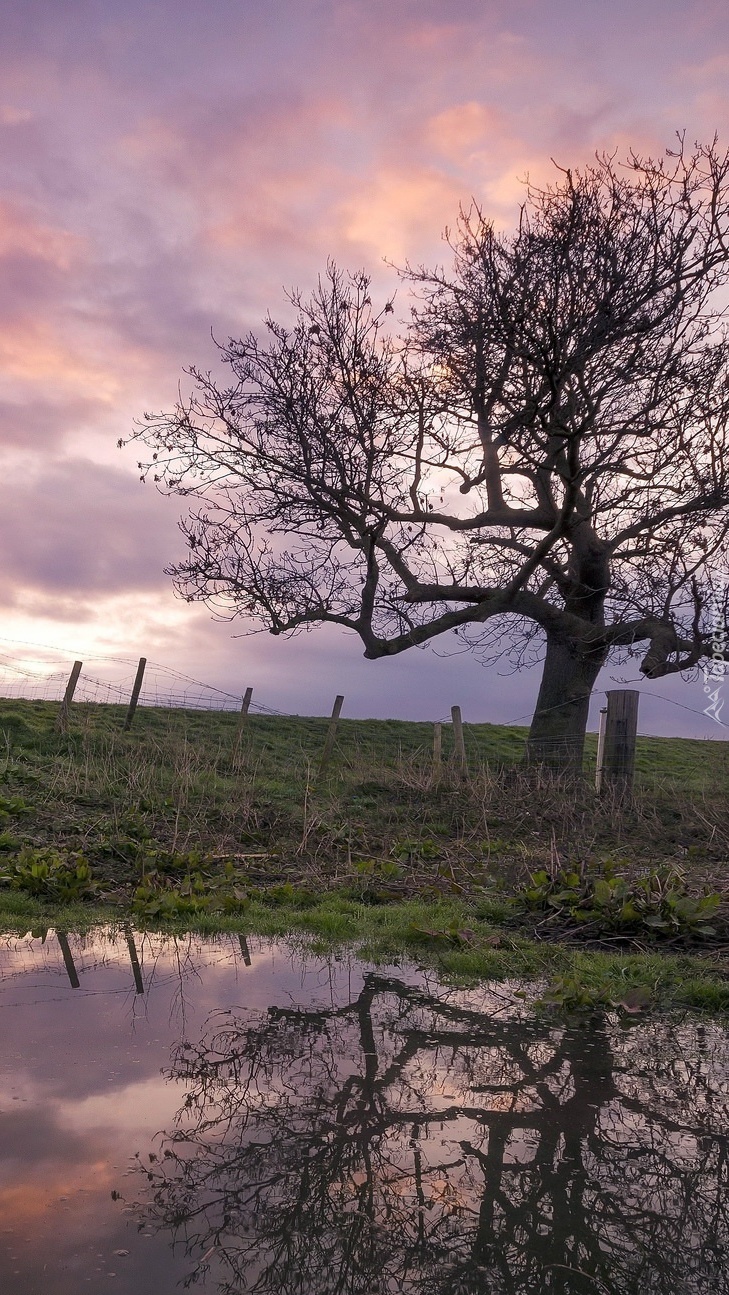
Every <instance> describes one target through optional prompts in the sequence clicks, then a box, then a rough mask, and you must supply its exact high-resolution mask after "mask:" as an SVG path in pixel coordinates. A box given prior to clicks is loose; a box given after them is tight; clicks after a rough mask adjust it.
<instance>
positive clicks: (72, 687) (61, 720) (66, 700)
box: [56, 661, 83, 733]
mask: <svg viewBox="0 0 729 1295" xmlns="http://www.w3.org/2000/svg"><path fill="white" fill-rule="evenodd" d="M82 665H83V661H74V663H73V669H72V670H71V673H70V675H69V676H68V683H67V684H66V691H65V693H64V694H63V701H62V702H61V709H60V710H59V712H58V718H57V720H56V730H57V731H58V732H59V733H67V732H68V712H69V709H70V706H71V702H72V701H73V694H74V693H75V691H76V684H77V683H78V677H79V675H80V674H81V666H82Z"/></svg>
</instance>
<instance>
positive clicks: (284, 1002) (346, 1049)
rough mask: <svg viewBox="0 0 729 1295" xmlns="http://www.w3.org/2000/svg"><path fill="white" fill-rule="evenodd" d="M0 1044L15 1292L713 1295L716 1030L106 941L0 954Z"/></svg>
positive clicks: (1, 1198) (718, 1167) (236, 944)
mask: <svg viewBox="0 0 729 1295" xmlns="http://www.w3.org/2000/svg"><path fill="white" fill-rule="evenodd" d="M130 939H131V943H130ZM73 983H77V984H78V987H77V988H73V987H72V984H73ZM140 986H143V988H144V993H143V994H140V993H138V992H135V989H139V988H140ZM0 1029H1V1030H2V1040H3V1046H2V1050H0V1290H1V1291H2V1292H3V1295H5V1293H6V1292H8V1293H9V1295H35V1292H40V1291H41V1290H43V1291H46V1290H47V1291H49V1292H51V1293H52V1295H72V1292H73V1295H76V1292H78V1291H79V1290H85V1289H89V1290H92V1291H94V1292H96V1291H98V1290H102V1289H106V1288H107V1287H111V1288H112V1289H114V1290H117V1291H123V1292H129V1293H130V1295H131V1292H135V1295H137V1293H138V1295H147V1293H148V1292H149V1293H151V1292H154V1295H165V1293H166V1292H168V1291H169V1292H172V1291H174V1290H175V1289H177V1288H178V1283H181V1282H182V1281H183V1280H184V1279H185V1277H186V1276H189V1275H190V1274H193V1273H196V1274H197V1275H198V1276H199V1277H200V1279H201V1280H202V1281H203V1283H204V1284H205V1288H206V1289H207V1290H210V1291H212V1290H215V1289H217V1287H218V1283H219V1282H225V1281H227V1282H228V1283H229V1285H228V1286H227V1287H225V1289H226V1290H229V1291H231V1292H233V1291H241V1292H242V1291H243V1290H245V1289H247V1288H250V1289H255V1290H256V1291H260V1292H267V1293H268V1292H270V1295H274V1292H275V1295H289V1293H291V1295H294V1292H295V1293H296V1295H306V1293H307V1292H312V1295H313V1292H316V1293H317V1295H328V1293H329V1292H334V1291H337V1292H339V1295H384V1293H385V1292H388V1293H389V1292H391V1291H392V1292H394V1291H402V1292H406V1293H407V1295H410V1292H412V1293H413V1295H415V1292H417V1293H418V1295H421V1293H422V1295H446V1292H447V1293H448V1295H471V1292H473V1293H474V1295H475V1292H476V1291H481V1290H488V1291H489V1292H493V1293H494V1295H500V1293H501V1292H503V1295H527V1292H532V1291H534V1292H540V1293H541V1292H542V1291H544V1292H555V1293H557V1292H563V1293H564V1295H568V1293H569V1295H572V1292H575V1293H576V1295H579V1293H580V1292H581V1291H585V1292H593V1291H597V1292H599V1293H600V1295H605V1292H607V1295H630V1292H633V1291H635V1292H636V1293H637V1292H640V1293H641V1295H654V1293H655V1295H683V1293H685V1295H714V1292H716V1295H724V1293H725V1292H729V1278H727V1276H726V1262H725V1260H726V1245H727V1238H728V1237H729V1222H728V1220H729V1205H727V1204H726V1203H725V1202H726V1201H727V1192H726V1181H725V1180H726V1172H727V1171H726V1164H727V1159H728V1158H729V1143H728V1141H727V1136H726V1134H727V1128H728V1127H729V1120H728V1119H727V1113H728V1112H727V1106H728V1105H729V1087H728V1078H729V1071H728V1070H727V1050H726V1035H725V1033H724V1031H723V1030H722V1029H721V1028H720V1026H719V1025H717V1024H711V1023H704V1024H696V1023H692V1022H690V1021H685V1022H683V1023H675V1022H674V1023H669V1022H660V1023H658V1024H651V1025H648V1024H644V1023H641V1022H634V1021H633V1022H631V1023H630V1024H629V1025H628V1026H624V1025H621V1024H620V1023H619V1022H618V1021H617V1020H612V1019H609V1020H608V1021H606V1022H604V1023H603V1025H602V1026H600V1024H599V1023H597V1024H593V1025H591V1026H586V1027H583V1028H580V1029H566V1028H564V1027H562V1026H558V1025H555V1024H553V1023H552V1024H550V1023H545V1022H539V1021H534V1020H531V1019H529V1018H528V1013H527V1010H526V1009H525V1007H524V1005H523V1003H522V1002H521V1001H520V1000H519V999H517V998H515V997H514V996H513V994H512V992H511V989H510V987H509V986H495V987H494V988H493V989H492V990H488V989H481V990H474V991H468V992H466V991H462V990H458V991H455V990H449V989H446V988H444V987H443V986H441V985H439V984H438V982H437V980H436V979H435V978H434V977H433V975H432V974H425V973H422V974H421V973H417V972H416V971H414V970H412V969H410V970H408V969H403V968H396V969H393V968H389V969H387V968H385V969H383V968H379V969H377V970H372V969H369V970H368V969H367V968H364V967H362V966H361V965H360V964H359V963H357V961H356V960H355V959H350V958H348V957H346V956H344V957H341V958H331V959H326V958H323V957H314V956H310V955H309V956H307V957H306V958H305V959H303V960H302V958H301V957H299V956H298V955H296V954H295V953H294V952H293V951H292V950H290V949H288V948H287V947H286V946H284V945H273V944H267V943H266V942H263V941H258V940H251V941H250V948H249V947H248V945H246V943H245V942H243V943H241V942H240V941H239V938H238V937H237V936H223V937H220V938H218V939H217V940H209V941H203V940H200V939H197V938H196V937H187V936H186V937H183V938H180V939H177V940H174V939H171V938H169V939H165V938H162V937H159V936H148V935H144V936H143V935H136V936H134V937H133V938H131V937H130V934H129V933H124V932H120V933H118V934H117V935H116V936H104V935H95V936H94V937H93V938H91V937H89V938H81V937H69V938H68V940H67V941H65V948H64V939H63V937H62V936H61V938H60V943H59V939H58V938H57V937H56V936H49V937H48V939H47V940H46V941H45V943H41V941H40V939H32V938H31V937H27V938H25V939H17V938H14V937H6V938H5V939H4V940H3V941H2V942H1V944H0ZM163 1072H164V1073H163ZM157 1135H160V1136H157ZM137 1153H138V1154H139V1161H138V1162H137V1161H134V1159H133V1158H134V1157H135V1155H136V1154H137ZM140 1166H141V1168H142V1169H143V1170H144V1171H145V1173H142V1172H140ZM145 1174H146V1175H148V1176H145ZM112 1193H114V1196H112ZM173 1237H174V1239H175V1245H174V1247H173V1245H172V1241H173ZM119 1251H123V1252H125V1253H123V1254H122V1253H115V1252H119ZM109 1274H114V1276H113V1277H112V1276H110V1275H109ZM246 1282H247V1283H248V1287H246ZM221 1289H222V1287H221Z"/></svg>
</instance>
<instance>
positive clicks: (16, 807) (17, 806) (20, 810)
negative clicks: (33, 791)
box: [0, 795, 30, 824]
mask: <svg viewBox="0 0 729 1295" xmlns="http://www.w3.org/2000/svg"><path fill="white" fill-rule="evenodd" d="M29 813H30V805H28V804H27V803H26V801H24V800H23V797H22V796H4V795H0V824H3V823H7V821H8V819H9V818H16V817H17V816H18V815H19V814H29Z"/></svg>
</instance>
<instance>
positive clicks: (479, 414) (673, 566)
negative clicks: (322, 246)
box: [136, 141, 729, 765]
mask: <svg viewBox="0 0 729 1295" xmlns="http://www.w3.org/2000/svg"><path fill="white" fill-rule="evenodd" d="M728 240H729V154H722V153H720V152H719V150H718V147H717V144H716V141H714V143H713V144H712V145H709V146H697V147H696V149H695V150H694V152H693V153H688V152H687V151H686V150H685V149H684V146H683V142H682V141H681V143H680V147H679V148H678V150H677V151H676V152H674V153H668V154H667V156H666V158H665V159H662V160H658V161H654V160H652V159H641V158H639V157H637V156H634V155H631V156H630V158H629V159H628V161H627V162H626V163H625V164H624V165H621V164H619V163H618V162H617V161H616V160H615V158H614V157H610V156H599V157H598V158H597V159H596V161H595V162H594V164H593V165H591V166H588V167H586V168H585V169H584V170H582V171H579V172H578V171H574V172H573V171H558V176H557V180H556V182H555V184H554V185H553V186H551V187H547V188H543V189H540V188H536V187H534V186H527V189H526V195H525V201H524V204H523V206H522V208H521V212H520V216H519V222H518V228H517V230H516V232H515V233H514V234H513V235H511V236H509V237H507V236H504V235H501V234H499V233H498V232H497V231H496V229H495V228H494V226H493V224H492V223H491V222H489V221H488V220H487V219H486V218H485V216H484V215H483V214H482V213H481V211H479V210H478V209H477V208H475V207H474V208H472V209H471V210H470V211H469V212H467V213H462V215H461V218H460V220H459V223H458V227H457V231H456V232H455V234H454V235H453V237H452V238H451V237H449V243H450V246H451V248H452V251H453V265H452V267H451V268H450V269H449V270H447V271H446V270H440V269H436V270H428V269H425V268H417V267H413V266H407V267H406V268H405V269H404V270H402V271H401V278H402V279H403V280H404V282H405V283H406V284H407V285H409V289H410V292H411V306H410V319H409V322H408V324H407V327H406V328H405V329H404V331H403V332H402V333H401V334H399V335H398V334H397V332H396V330H395V328H394V326H393V323H392V321H393V318H394V307H393V303H392V302H387V303H386V304H385V305H384V308H383V309H381V310H379V311H376V310H375V308H374V307H373V305H372V301H371V298H370V283H369V280H368V278H367V276H366V275H365V274H354V275H351V276H347V275H344V274H343V273H341V272H340V271H339V270H338V269H337V268H336V267H335V266H334V265H330V266H329V268H328V271H327V274H326V276H325V278H324V279H323V280H322V281H320V282H319V285H318V287H317V289H316V291H315V292H314V294H313V296H312V297H311V298H310V299H304V298H303V297H302V296H300V295H299V294H293V295H292V297H291V302H292V303H293V306H294V307H295V312H296V319H295V322H294V324H293V326H292V327H291V328H289V329H287V328H284V327H283V326H281V325H279V324H277V323H275V322H274V321H273V320H271V319H270V318H269V319H268V320H267V323H266V328H267V335H266V336H264V337H262V338H261V337H258V336H256V335H254V334H249V335H248V336H247V337H245V338H244V339H242V340H239V341H235V340H230V341H229V342H228V344H227V345H226V346H223V347H222V348H221V351H222V359H223V360H224V362H225V363H226V364H228V365H229V366H230V369H231V372H232V381H231V384H230V385H229V386H223V385H221V384H220V383H219V382H217V381H216V380H215V379H214V378H213V377H212V376H211V374H210V373H203V372H200V371H199V370H196V369H192V370H191V371H190V372H191V374H192V376H193V378H194V381H195V389H194V392H193V394H192V396H191V397H190V398H189V399H186V400H184V401H181V403H180V404H179V405H178V407H177V408H176V409H175V411H174V412H173V413H172V414H169V415H147V416H146V418H145V421H144V423H143V424H142V426H141V427H140V429H139V430H138V432H137V433H136V435H137V436H138V437H139V438H141V439H142V440H143V441H144V442H145V443H146V444H147V445H148V446H149V447H150V448H151V449H153V450H154V457H153V460H152V462H151V463H146V464H140V467H141V468H142V471H143V475H144V476H146V475H147V473H148V472H150V471H152V472H153V474H154V479H155V480H156V481H158V482H159V484H160V486H161V487H162V488H163V489H164V488H166V489H168V490H171V491H174V492H177V493H179V494H180V495H183V496H193V497H194V496H197V497H198V498H200V499H202V500H203V501H205V502H204V504H203V506H202V508H201V509H200V510H199V511H197V512H196V513H193V514H192V515H191V516H190V517H189V519H188V520H187V521H185V522H184V523H183V525H182V529H183V531H184V533H185V535H186V537H187V541H188V543H189V547H190V555H189V557H188V558H187V560H186V561H184V562H182V563H181V564H180V565H179V566H176V567H173V568H172V569H171V574H172V575H174V577H175V580H176V582H177V586H178V588H179V590H180V591H181V592H182V593H183V595H184V596H185V597H186V598H188V599H203V600H206V601H208V602H209V603H211V604H212V605H214V606H216V607H217V608H218V609H219V610H225V611H226V612H227V613H228V614H230V615H233V616H238V615H243V616H248V617H250V618H252V620H253V622H254V623H257V624H258V625H260V626H263V627H265V628H267V629H268V630H270V631H271V632H272V633H274V634H291V633H294V632H296V631H297V630H300V629H302V627H306V628H309V627H311V626H312V625H314V624H316V623H319V622H327V621H329V622H333V623H335V624H338V625H342V626H344V627H346V628H347V629H350V630H354V631H356V633H357V634H358V635H359V636H360V638H361V640H362V642H363V644H364V648H365V656H367V657H370V658H377V657H384V656H391V655H394V654H397V653H399V652H402V651H404V650H406V649H407V648H411V647H414V646H418V645H422V644H425V643H427V642H428V641H429V640H431V639H434V638H435V637H437V636H438V635H441V634H444V633H446V632H448V631H455V632H456V633H460V634H461V635H462V636H463V637H464V640H465V642H466V643H467V644H468V645H470V646H472V647H476V648H480V649H481V650H488V651H490V652H492V653H493V652H496V653H503V652H509V653H511V654H512V655H515V659H516V661H517V663H518V662H519V661H521V660H523V659H524V655H523V654H524V650H525V647H528V645H529V644H530V643H531V641H532V640H533V639H534V637H535V635H537V636H538V637H539V641H540V643H541V642H543V641H544V640H546V651H545V656H544V674H543V678H542V684H541V688H540V692H539V697H538V701H537V707H536V711H535V715H534V719H533V722H532V727H531V732H530V739H529V751H530V755H531V757H532V758H533V759H536V760H540V761H544V760H548V761H550V762H555V763H560V764H565V763H566V764H573V765H579V764H580V762H581V759H582V749H583V740H584V732H585V726H586V722H587V712H588V704H589V698H590V694H591V691H592V688H593V687H594V684H595V680H596V678H597V675H598V673H599V671H600V669H601V667H602V666H603V665H604V664H605V662H606V661H607V659H608V656H609V655H610V654H611V653H613V652H616V651H617V652H620V651H622V652H627V653H631V652H633V651H636V650H639V651H640V653H641V656H642V661H641V666H640V668H641V670H642V672H643V674H644V675H645V676H646V677H647V678H650V679H654V678H657V677H659V676H661V675H664V674H669V673H675V672H680V671H685V670H690V669H691V668H693V667H696V666H697V664H698V663H699V662H700V661H701V659H702V657H705V656H709V655H710V653H711V640H712V636H713V638H714V641H716V626H715V625H712V624H710V623H709V622H710V620H711V617H710V616H709V615H708V614H707V607H708V606H709V604H711V606H712V607H714V608H715V607H716V606H717V605H719V606H720V607H721V608H722V609H723V612H722V616H723V619H724V620H725V619H726V587H727V582H726V576H727V570H728V565H727V557H728V548H727V533H728V528H729V511H728V509H727V505H729V460H728V459H727V435H728V427H729V421H728V420H729V366H728V359H729V350H728V342H727V337H726V335H725V329H724V324H723V319H724V314H725V306H724V299H723V297H722V293H721V291H720V290H721V289H722V287H724V286H725V285H726V283H727V280H728V279H729V241H728Z"/></svg>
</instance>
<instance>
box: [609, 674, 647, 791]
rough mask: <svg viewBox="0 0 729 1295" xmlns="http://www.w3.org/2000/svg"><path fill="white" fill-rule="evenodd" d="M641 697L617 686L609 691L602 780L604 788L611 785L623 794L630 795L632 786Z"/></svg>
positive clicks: (637, 693) (631, 690)
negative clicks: (639, 700)
mask: <svg viewBox="0 0 729 1295" xmlns="http://www.w3.org/2000/svg"><path fill="white" fill-rule="evenodd" d="M639 697H640V693H639V692H636V691H635V689H631V688H625V689H619V690H618V689H613V690H612V691H610V692H608V693H607V714H606V716H605V746H604V749H603V754H602V778H601V782H600V785H601V789H602V790H603V791H606V790H607V789H608V787H610V788H612V789H613V790H614V791H616V792H617V793H618V794H619V795H626V794H628V793H629V792H630V791H631V789H632V786H633V777H634V774H635V738H636V733H637V731H638V699H639Z"/></svg>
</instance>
